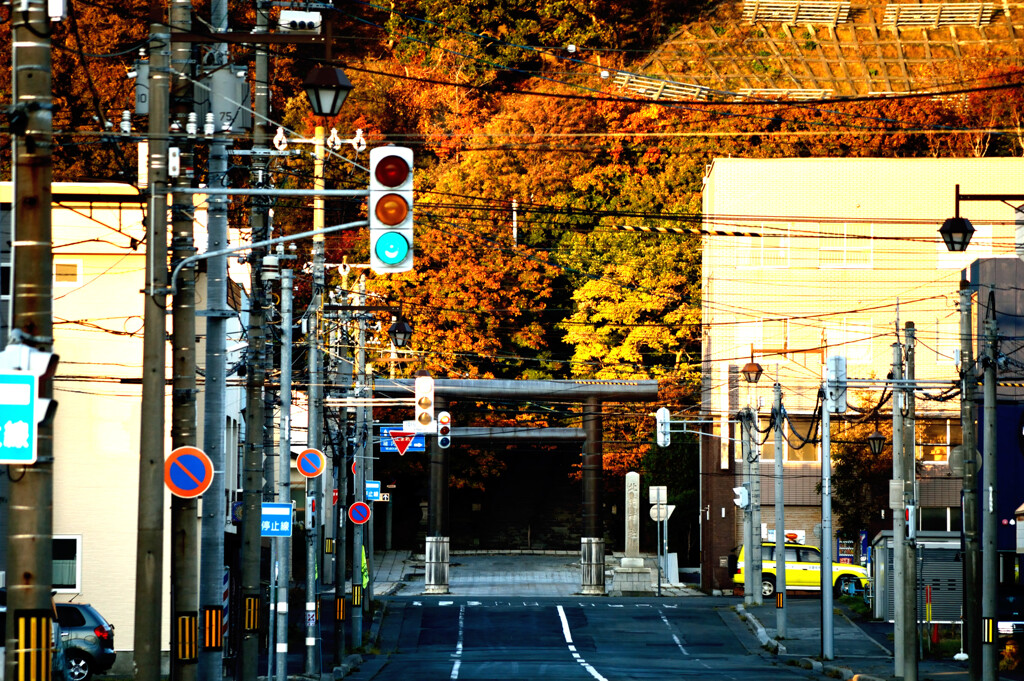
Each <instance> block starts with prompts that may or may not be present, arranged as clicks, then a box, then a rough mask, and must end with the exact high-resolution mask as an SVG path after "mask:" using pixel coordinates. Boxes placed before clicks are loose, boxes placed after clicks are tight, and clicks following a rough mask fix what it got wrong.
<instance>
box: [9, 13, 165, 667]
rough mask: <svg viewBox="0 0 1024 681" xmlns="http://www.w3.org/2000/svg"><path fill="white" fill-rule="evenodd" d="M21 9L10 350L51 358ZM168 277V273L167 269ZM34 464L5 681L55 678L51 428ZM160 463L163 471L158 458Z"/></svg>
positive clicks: (43, 230)
mask: <svg viewBox="0 0 1024 681" xmlns="http://www.w3.org/2000/svg"><path fill="white" fill-rule="evenodd" d="M23 8H24V9H23V10H22V11H14V12H12V13H11V24H12V45H13V59H12V62H13V64H12V65H13V68H14V73H13V77H12V83H13V86H14V110H13V112H12V115H11V119H10V120H11V133H12V146H13V155H14V158H13V161H14V162H13V168H14V187H13V189H14V195H13V204H14V205H13V213H14V214H13V216H12V220H11V225H12V235H13V250H14V290H13V295H12V296H11V297H12V305H13V310H12V318H11V336H12V339H11V340H12V344H13V343H14V342H20V343H22V344H24V345H28V346H30V347H32V348H36V349H38V350H43V351H47V352H48V351H51V350H52V348H53V307H52V306H53V302H52V301H53V295H52V285H53V284H52V282H53V256H52V252H51V243H52V240H53V234H52V225H51V218H50V202H51V197H52V194H51V181H52V176H53V162H52V156H51V153H52V140H53V118H52V116H53V106H52V104H53V95H52V92H51V80H50V78H51V74H50V39H49V37H48V36H49V31H50V20H49V17H48V13H47V3H45V2H42V1H41V0H30V1H29V2H27V3H25V4H24V5H23ZM165 101H166V100H165ZM21 126H24V127H21ZM165 139H166V138H165ZM150 245H152V244H150ZM163 271H164V272H165V273H166V267H164V268H163ZM148 313H149V308H148V307H147V316H146V320H147V322H148V321H149V320H150V315H149V314H148ZM147 338H148V335H147ZM161 338H162V337H161ZM161 377H162V373H161ZM40 390H41V391H42V394H41V397H44V398H52V397H53V383H52V381H41V382H40ZM36 454H37V459H36V463H34V464H32V465H28V466H21V467H20V470H19V467H17V466H14V465H11V466H9V467H8V469H7V470H8V472H9V473H10V477H11V480H12V482H11V484H10V505H9V507H8V508H9V509H10V512H9V513H10V514H9V524H8V531H9V533H8V535H7V537H6V538H5V541H7V561H8V562H7V613H6V615H4V616H5V617H6V618H7V634H6V637H7V641H6V642H5V645H6V659H5V660H4V669H5V670H6V671H5V678H7V679H18V678H19V677H18V676H17V671H18V668H17V666H16V664H17V660H18V657H19V656H20V655H28V656H29V659H30V660H31V661H32V663H33V664H35V665H38V674H35V675H32V674H31V671H30V670H25V669H21V674H22V678H25V679H27V680H28V681H45V680H46V679H49V678H50V671H51V670H50V664H51V657H50V631H51V629H50V627H51V626H52V625H51V622H50V615H49V614H48V613H50V612H52V611H51V609H50V587H51V586H52V584H53V553H52V547H53V544H52V538H53V425H52V423H46V422H44V423H40V424H38V429H37V431H36ZM143 458H145V457H143ZM159 463H160V467H161V469H162V465H163V458H162V457H160V462H159ZM161 473H162V470H161ZM157 567H158V568H159V565H158V566H157ZM158 575H159V573H158ZM158 595H159V594H158ZM41 613H42V614H43V616H42V617H40V614H41ZM33 622H34V623H35V625H36V626H33ZM22 625H24V626H22ZM157 626H158V627H159V621H158V623H157ZM157 652H159V649H158V650H157ZM26 672H28V673H26Z"/></svg>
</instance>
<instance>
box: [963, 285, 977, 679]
mask: <svg viewBox="0 0 1024 681" xmlns="http://www.w3.org/2000/svg"><path fill="white" fill-rule="evenodd" d="M971 322H972V319H971V286H970V283H969V282H968V281H967V279H966V278H963V279H961V280H960V430H961V432H962V433H963V444H962V445H961V446H962V448H963V461H964V472H963V484H962V487H961V493H962V495H963V497H962V501H961V507H962V508H963V516H964V523H963V526H964V551H963V574H964V587H963V604H964V610H963V623H964V638H965V639H966V640H965V647H966V648H967V668H968V672H969V676H970V681H980V679H981V603H980V601H979V600H978V599H979V594H981V582H980V581H979V578H980V577H981V569H980V568H981V565H980V547H979V542H978V478H977V472H978V438H977V434H976V432H975V429H974V388H975V381H976V380H977V379H976V375H975V366H974V337H973V336H974V334H973V330H972V328H971Z"/></svg>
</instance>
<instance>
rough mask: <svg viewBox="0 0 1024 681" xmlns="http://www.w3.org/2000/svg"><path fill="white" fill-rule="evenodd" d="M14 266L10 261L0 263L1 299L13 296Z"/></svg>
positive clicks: (8, 298)
mask: <svg viewBox="0 0 1024 681" xmlns="http://www.w3.org/2000/svg"><path fill="white" fill-rule="evenodd" d="M12 271H13V268H12V267H11V265H10V263H3V264H2V265H0V299H3V300H10V298H11V285H12V283H13V282H12V281H11V272H12Z"/></svg>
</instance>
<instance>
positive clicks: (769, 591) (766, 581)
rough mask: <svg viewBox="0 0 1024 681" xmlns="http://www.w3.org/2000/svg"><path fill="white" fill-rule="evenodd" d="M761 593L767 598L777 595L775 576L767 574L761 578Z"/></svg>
mask: <svg viewBox="0 0 1024 681" xmlns="http://www.w3.org/2000/svg"><path fill="white" fill-rule="evenodd" d="M761 595H762V596H764V597H765V598H770V597H771V596H774V595H775V578H774V577H772V576H771V575H765V576H764V577H762V578H761Z"/></svg>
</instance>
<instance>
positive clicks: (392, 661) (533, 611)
mask: <svg viewBox="0 0 1024 681" xmlns="http://www.w3.org/2000/svg"><path fill="white" fill-rule="evenodd" d="M346 678H347V679H353V680H356V681H368V680H369V679H381V680H390V679H394V680H396V681H398V680H401V681H433V680H444V681H456V680H459V679H461V680H463V681H475V680H484V679H486V680H488V681H495V680H501V681H519V680H522V681H539V680H544V681H549V680H550V681H561V680H563V679H564V680H565V681H570V680H571V681H623V680H627V679H665V680H668V679H688V678H699V679H701V680H702V681H713V680H719V679H722V680H729V681H741V680H742V681H759V680H761V679H763V680H765V681H782V680H786V679H808V678H820V677H819V676H817V675H815V674H812V673H811V672H809V671H805V670H803V669H800V668H797V667H791V666H785V665H782V666H780V665H777V664H775V662H774V660H773V658H772V657H771V656H769V655H767V654H765V653H763V651H761V650H760V648H759V647H758V645H757V640H756V638H755V637H754V636H753V635H752V634H751V633H750V631H749V630H748V629H747V628H746V625H745V624H743V623H742V622H741V621H740V620H739V618H738V617H737V616H736V614H735V613H734V612H732V611H730V610H728V609H727V608H725V609H723V607H722V603H721V600H720V599H719V600H717V601H716V600H714V599H711V598H703V597H697V598H680V599H636V598H627V599H616V598H572V597H552V598H544V597H539V598H529V597H528V598H490V599H487V598H472V597H468V598H467V597H426V596H410V597H404V598H403V597H396V598H392V599H390V600H389V601H388V604H387V614H386V615H385V618H384V622H383V625H382V629H381V650H380V654H378V655H372V656H366V659H365V662H364V663H363V665H362V666H361V667H360V668H359V670H357V671H355V672H353V673H352V674H351V675H350V676H347V677H346Z"/></svg>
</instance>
